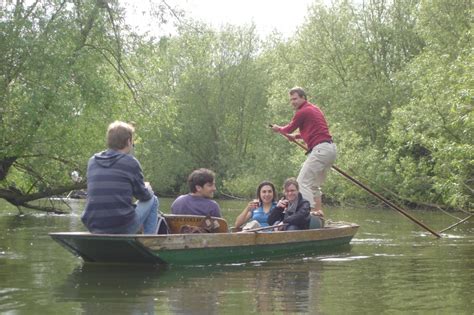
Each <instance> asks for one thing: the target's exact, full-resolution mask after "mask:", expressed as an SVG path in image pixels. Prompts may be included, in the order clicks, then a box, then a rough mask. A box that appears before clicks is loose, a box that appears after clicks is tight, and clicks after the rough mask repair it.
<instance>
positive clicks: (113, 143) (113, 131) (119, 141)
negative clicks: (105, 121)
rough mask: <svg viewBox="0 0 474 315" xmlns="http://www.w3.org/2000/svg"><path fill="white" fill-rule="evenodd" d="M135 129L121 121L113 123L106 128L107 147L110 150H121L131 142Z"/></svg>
mask: <svg viewBox="0 0 474 315" xmlns="http://www.w3.org/2000/svg"><path fill="white" fill-rule="evenodd" d="M134 132H135V128H134V127H133V126H132V125H130V124H127V123H126V122H123V121H118V120H116V121H114V122H113V123H111V124H110V125H109V128H107V146H108V147H109V149H112V150H121V149H123V148H125V147H126V146H127V144H128V140H132V137H133V133H134Z"/></svg>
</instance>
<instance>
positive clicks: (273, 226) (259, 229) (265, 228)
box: [237, 223, 288, 233]
mask: <svg viewBox="0 0 474 315" xmlns="http://www.w3.org/2000/svg"><path fill="white" fill-rule="evenodd" d="M287 225H288V223H284V224H275V225H271V226H264V227H259V228H255V229H251V230H244V231H240V232H237V233H242V232H258V231H263V230H270V229H274V228H278V227H283V226H287Z"/></svg>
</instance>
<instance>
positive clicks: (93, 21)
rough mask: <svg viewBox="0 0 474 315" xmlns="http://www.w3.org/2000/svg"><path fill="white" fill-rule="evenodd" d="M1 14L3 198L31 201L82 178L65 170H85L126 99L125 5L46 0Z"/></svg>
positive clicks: (0, 156)
mask: <svg viewBox="0 0 474 315" xmlns="http://www.w3.org/2000/svg"><path fill="white" fill-rule="evenodd" d="M0 14H1V16H0V34H1V35H0V36H1V37H0V58H1V62H0V97H1V102H0V103H1V109H0V128H1V129H0V130H1V131H0V134H1V140H0V141H1V145H0V147H1V148H0V198H3V199H5V200H7V201H9V202H10V203H12V204H14V205H17V206H25V207H33V208H35V205H32V204H31V203H30V201H32V200H35V199H38V198H41V197H45V196H50V195H53V194H60V193H63V192H66V191H69V190H71V189H77V188H82V187H84V186H85V184H84V183H78V184H76V183H73V182H72V181H71V179H70V178H69V174H70V173H71V171H73V170H77V171H79V172H80V173H82V174H83V173H84V171H85V166H86V164H87V159H88V157H89V156H90V155H91V154H92V153H93V152H94V151H96V150H98V149H99V148H102V146H103V141H104V131H105V128H106V125H107V123H108V122H110V120H111V119H113V118H119V117H120V115H121V113H122V112H123V110H124V108H123V106H121V105H120V104H124V103H127V102H129V99H130V95H131V93H130V89H129V88H128V87H130V86H131V84H130V80H128V81H127V78H126V73H125V71H124V68H123V64H122V53H123V50H124V48H123V46H122V42H123V40H122V38H123V35H122V34H121V30H122V29H123V25H122V22H121V21H122V18H121V15H122V12H121V10H120V9H119V8H118V6H117V4H116V3H115V2H111V1H101V0H97V1H53V0H51V1H34V2H28V4H26V3H24V2H23V1H17V2H15V3H14V4H13V3H10V4H7V5H6V6H5V7H3V8H2V11H1V13H0ZM127 83H128V84H127ZM43 210H50V209H43Z"/></svg>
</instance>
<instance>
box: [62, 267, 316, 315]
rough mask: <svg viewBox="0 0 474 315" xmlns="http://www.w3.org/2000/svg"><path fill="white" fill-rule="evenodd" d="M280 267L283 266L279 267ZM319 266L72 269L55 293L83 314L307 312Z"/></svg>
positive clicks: (313, 292)
mask: <svg viewBox="0 0 474 315" xmlns="http://www.w3.org/2000/svg"><path fill="white" fill-rule="evenodd" d="M282 267H284V268H282ZM321 275H322V264H312V265H311V268H308V266H304V265H301V262H300V261H298V260H296V261H283V262H280V263H279V264H274V263H267V264H263V265H261V266H260V267H255V265H254V264H252V263H250V264H244V265H240V266H210V267H209V266H208V267H187V268H186V267H180V268H172V267H168V268H162V267H144V266H139V265H135V266H131V265H129V266H112V267H111V266H104V265H102V266H100V265H99V266H94V265H90V264H85V265H82V266H78V267H76V268H75V269H74V270H73V271H72V272H71V274H69V275H68V276H67V277H66V279H65V280H64V282H63V283H62V284H60V285H59V286H58V287H57V288H55V290H54V297H55V299H56V301H57V302H77V303H80V307H81V309H82V311H83V312H84V313H85V314H113V313H117V312H119V313H121V314H155V313H157V314H158V313H161V312H170V313H174V314H192V313H199V314H221V313H223V312H228V311H229V310H232V309H235V310H239V312H242V313H254V312H258V313H261V312H275V311H278V312H285V313H288V312H289V313H307V312H309V306H310V305H311V308H312V309H313V310H315V309H318V296H319V292H320V288H319V286H320V283H321V279H320V277H321Z"/></svg>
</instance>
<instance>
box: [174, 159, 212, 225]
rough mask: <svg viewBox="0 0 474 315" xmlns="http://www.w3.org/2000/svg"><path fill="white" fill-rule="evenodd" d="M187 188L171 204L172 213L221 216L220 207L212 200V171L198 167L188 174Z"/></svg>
mask: <svg viewBox="0 0 474 315" xmlns="http://www.w3.org/2000/svg"><path fill="white" fill-rule="evenodd" d="M188 185H189V190H190V191H191V192H190V193H189V194H187V195H181V196H179V197H178V198H176V200H175V201H174V202H173V204H172V205H171V213H172V214H191V215H210V216H212V217H218V218H220V217H221V209H220V207H219V205H218V204H217V202H215V201H214V200H212V198H213V197H214V192H215V191H216V182H215V174H214V172H213V171H211V170H208V169H205V168H200V169H198V170H195V171H193V172H192V173H191V174H190V175H189V176H188Z"/></svg>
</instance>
